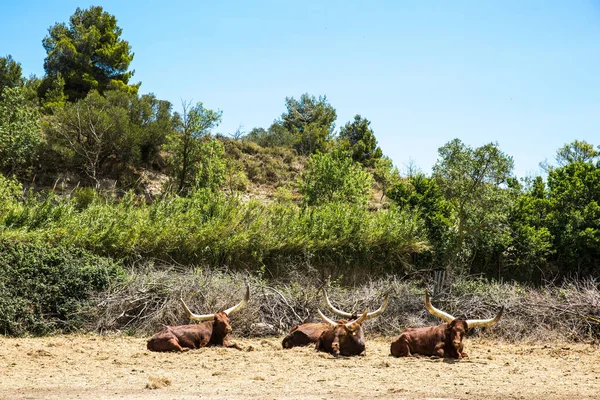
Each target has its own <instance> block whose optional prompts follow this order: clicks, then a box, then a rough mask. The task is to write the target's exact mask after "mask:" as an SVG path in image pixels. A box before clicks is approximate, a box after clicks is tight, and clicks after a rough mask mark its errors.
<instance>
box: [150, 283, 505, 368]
mask: <svg viewBox="0 0 600 400" xmlns="http://www.w3.org/2000/svg"><path fill="white" fill-rule="evenodd" d="M323 299H324V302H325V305H326V306H327V308H328V309H329V310H330V311H331V312H332V313H333V314H335V315H337V316H338V317H340V319H336V320H333V319H330V318H329V317H327V316H326V315H325V314H323V313H322V312H321V310H317V312H318V314H319V317H320V318H321V320H322V321H323V322H309V323H306V324H302V325H297V326H294V327H293V328H292V329H291V330H290V333H289V334H288V335H287V336H286V337H285V338H284V339H283V342H282V346H283V348H284V349H290V348H292V347H296V346H308V345H310V344H314V345H315V350H316V351H323V352H326V353H330V354H332V355H334V356H336V357H337V356H340V355H341V356H347V357H348V356H357V355H358V356H364V355H365V354H366V350H365V334H364V331H363V328H362V324H363V323H364V322H365V321H367V320H369V319H375V318H377V317H379V316H380V315H381V314H383V312H384V311H385V309H386V308H387V305H388V302H389V298H388V296H385V298H384V300H383V303H382V304H381V306H380V307H379V308H378V309H377V310H376V311H373V312H369V311H368V310H365V311H364V312H363V313H362V314H360V315H358V314H357V313H349V312H346V311H342V310H339V309H337V308H336V307H334V306H333V305H332V304H331V302H330V300H329V297H328V296H327V291H326V290H325V289H323ZM249 300H250V286H249V284H248V283H247V282H246V294H245V296H244V299H243V300H242V301H240V302H239V303H238V304H236V305H235V306H233V307H230V308H228V309H226V310H223V311H220V312H217V313H215V314H204V315H198V314H194V313H193V312H191V311H190V309H189V308H188V306H187V305H186V304H185V302H184V301H183V299H181V304H182V306H183V309H184V310H185V312H186V314H187V316H188V318H189V319H190V320H193V321H199V322H200V323H199V324H191V325H177V326H164V327H163V329H162V330H160V331H159V332H158V333H156V334H155V335H154V336H152V338H150V340H148V345H147V347H148V350H151V351H186V350H190V349H198V348H200V347H206V346H225V347H234V348H236V349H238V350H239V349H241V348H240V346H239V345H237V344H235V343H232V342H230V341H229V335H230V333H231V332H232V329H231V326H230V325H229V315H230V314H231V313H233V312H236V311H238V310H240V309H241V308H242V307H244V306H245V305H246V304H247V303H248V301H249ZM425 308H426V309H427V311H429V312H430V313H431V314H432V315H434V316H436V317H438V318H440V319H441V320H443V321H444V323H442V324H441V325H438V326H430V327H422V328H406V329H405V330H404V332H402V334H400V335H399V336H396V337H395V338H394V339H393V340H392V344H391V347H390V353H391V355H392V356H395V357H409V356H434V357H443V358H458V359H460V358H465V357H467V354H466V353H465V352H464V351H463V347H464V346H463V338H464V337H465V335H466V334H467V332H468V331H469V330H470V329H472V328H476V327H490V326H494V325H496V324H497V323H498V322H499V321H500V318H502V314H503V312H504V307H502V308H501V309H500V311H499V312H498V314H497V315H496V316H495V317H494V318H490V319H466V318H463V317H461V316H459V317H456V318H455V317H453V316H452V315H450V314H448V313H446V312H444V311H441V310H438V309H437V308H435V307H434V306H433V305H432V304H431V301H430V298H429V294H428V293H427V291H425Z"/></svg>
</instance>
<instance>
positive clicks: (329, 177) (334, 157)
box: [299, 148, 373, 205]
mask: <svg viewBox="0 0 600 400" xmlns="http://www.w3.org/2000/svg"><path fill="white" fill-rule="evenodd" d="M372 183H373V177H372V176H371V174H369V173H368V172H367V171H365V170H363V169H362V167H361V166H360V164H357V163H355V162H354V161H353V160H352V157H351V156H350V155H349V154H348V153H347V152H345V151H343V150H342V149H339V148H335V149H333V150H332V151H331V152H329V153H321V152H317V153H315V154H312V155H311V156H310V157H309V158H308V162H307V164H306V170H305V171H304V172H303V173H302V176H301V179H300V185H299V191H300V193H301V194H302V195H303V197H304V202H305V204H307V205H315V204H322V203H328V202H334V201H341V202H348V203H360V204H365V203H366V202H367V200H368V196H369V190H370V188H371V185H372Z"/></svg>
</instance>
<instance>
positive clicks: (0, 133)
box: [0, 86, 42, 174]
mask: <svg viewBox="0 0 600 400" xmlns="http://www.w3.org/2000/svg"><path fill="white" fill-rule="evenodd" d="M25 92H26V89H25V88H23V87H20V86H17V87H8V86H7V87H5V88H4V90H3V98H2V99H1V100H0V170H1V171H4V172H5V173H9V174H11V173H16V172H20V171H21V170H22V169H24V168H26V167H27V166H30V165H31V164H32V162H33V161H34V160H35V159H36V158H37V155H38V150H39V147H40V144H41V142H42V132H41V129H40V123H39V121H40V117H39V113H38V110H37V108H36V107H34V106H32V105H31V103H30V102H29V101H28V100H27V98H26V96H25Z"/></svg>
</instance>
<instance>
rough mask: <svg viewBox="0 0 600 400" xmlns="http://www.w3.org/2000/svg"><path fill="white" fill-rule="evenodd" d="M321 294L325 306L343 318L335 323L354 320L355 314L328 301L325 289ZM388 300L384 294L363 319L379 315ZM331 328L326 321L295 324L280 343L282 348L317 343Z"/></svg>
mask: <svg viewBox="0 0 600 400" xmlns="http://www.w3.org/2000/svg"><path fill="white" fill-rule="evenodd" d="M323 295H324V299H325V304H326V305H327V307H328V308H329V309H330V310H331V311H332V312H333V313H334V314H337V315H338V316H340V317H342V318H343V319H340V320H337V321H336V323H347V322H349V321H353V320H356V319H357V318H358V316H357V315H356V314H351V313H348V312H345V311H342V310H339V309H337V308H335V307H334V306H333V305H332V304H331V302H330V301H329V297H328V296H327V291H325V289H323ZM388 302H389V298H388V296H387V295H386V296H385V299H384V300H383V303H382V305H381V307H379V308H378V309H377V310H376V311H373V312H372V313H368V314H367V316H366V319H365V320H369V319H373V318H377V317H378V316H380V315H381V314H382V313H383V312H384V311H385V309H386V307H387V305H388ZM330 328H331V325H329V324H328V323H327V322H309V323H306V324H302V325H296V326H294V327H293V328H292V329H291V330H290V333H289V334H288V335H287V336H286V337H285V338H283V341H282V342H281V345H282V346H283V348H284V349H291V348H292V347H295V346H307V345H309V344H312V343H317V341H318V340H319V337H321V334H322V333H323V332H325V331H327V330H329V329H330Z"/></svg>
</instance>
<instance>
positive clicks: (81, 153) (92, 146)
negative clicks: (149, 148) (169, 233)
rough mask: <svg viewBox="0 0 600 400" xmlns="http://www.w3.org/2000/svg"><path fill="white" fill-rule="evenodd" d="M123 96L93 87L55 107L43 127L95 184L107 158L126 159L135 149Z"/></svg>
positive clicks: (98, 182) (117, 92)
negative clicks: (80, 98)
mask: <svg viewBox="0 0 600 400" xmlns="http://www.w3.org/2000/svg"><path fill="white" fill-rule="evenodd" d="M122 96H127V94H124V93H122V92H120V91H109V92H107V95H106V97H105V96H102V95H100V94H99V93H98V92H96V91H92V92H90V94H88V95H87V96H86V97H85V98H84V99H82V100H79V101H77V102H75V103H68V104H66V105H65V107H64V108H61V109H57V112H56V114H55V115H54V116H53V118H51V119H50V120H49V122H48V123H47V124H46V127H45V129H46V133H47V136H48V138H49V140H51V142H52V144H53V145H54V146H56V147H58V148H59V150H60V149H62V152H63V154H65V155H66V156H67V157H68V158H71V159H72V161H73V162H74V164H75V166H77V167H78V168H80V169H81V170H82V171H83V172H84V173H85V174H87V176H88V177H89V178H90V179H92V180H93V181H94V183H95V184H96V186H97V187H99V185H100V179H101V178H102V174H103V167H104V166H105V165H106V163H107V161H108V160H109V159H111V158H117V159H120V160H122V161H129V160H130V159H131V157H132V154H133V153H134V152H135V150H134V139H133V138H132V137H131V135H129V118H128V109H127V108H126V107H124V106H123V104H122V103H123V99H122Z"/></svg>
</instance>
